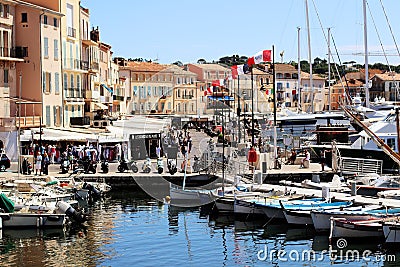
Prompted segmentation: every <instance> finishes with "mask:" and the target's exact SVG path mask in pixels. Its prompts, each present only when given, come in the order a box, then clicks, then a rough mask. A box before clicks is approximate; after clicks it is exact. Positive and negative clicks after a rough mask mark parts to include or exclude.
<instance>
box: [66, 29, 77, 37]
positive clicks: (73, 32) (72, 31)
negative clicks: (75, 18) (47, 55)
mask: <svg viewBox="0 0 400 267" xmlns="http://www.w3.org/2000/svg"><path fill="white" fill-rule="evenodd" d="M67 36H68V37H72V38H76V29H74V28H72V27H68V28H67Z"/></svg>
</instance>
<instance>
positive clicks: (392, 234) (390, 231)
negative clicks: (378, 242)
mask: <svg viewBox="0 0 400 267" xmlns="http://www.w3.org/2000/svg"><path fill="white" fill-rule="evenodd" d="M382 230H383V235H384V237H385V242H386V244H388V245H391V244H398V243H400V221H399V220H397V221H391V222H383V224H382Z"/></svg>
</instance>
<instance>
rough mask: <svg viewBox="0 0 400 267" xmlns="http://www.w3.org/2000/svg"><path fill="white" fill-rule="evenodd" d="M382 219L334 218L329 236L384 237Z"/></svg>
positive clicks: (332, 237) (335, 237) (331, 237)
mask: <svg viewBox="0 0 400 267" xmlns="http://www.w3.org/2000/svg"><path fill="white" fill-rule="evenodd" d="M381 222H382V219H370V220H347V219H345V218H332V219H331V231H330V235H329V238H330V239H337V238H370V237H375V238H383V230H382V224H381Z"/></svg>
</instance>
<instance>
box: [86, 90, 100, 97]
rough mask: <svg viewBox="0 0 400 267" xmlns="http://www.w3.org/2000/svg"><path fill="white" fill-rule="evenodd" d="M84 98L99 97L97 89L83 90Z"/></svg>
mask: <svg viewBox="0 0 400 267" xmlns="http://www.w3.org/2000/svg"><path fill="white" fill-rule="evenodd" d="M85 98H86V99H99V98H100V92H99V91H91V90H86V91H85Z"/></svg>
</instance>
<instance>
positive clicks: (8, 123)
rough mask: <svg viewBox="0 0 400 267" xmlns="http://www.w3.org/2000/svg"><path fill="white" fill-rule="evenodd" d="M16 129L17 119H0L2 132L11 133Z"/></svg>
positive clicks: (0, 130)
mask: <svg viewBox="0 0 400 267" xmlns="http://www.w3.org/2000/svg"><path fill="white" fill-rule="evenodd" d="M15 129H16V125H15V118H0V132H9V131H13V130H15Z"/></svg>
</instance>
